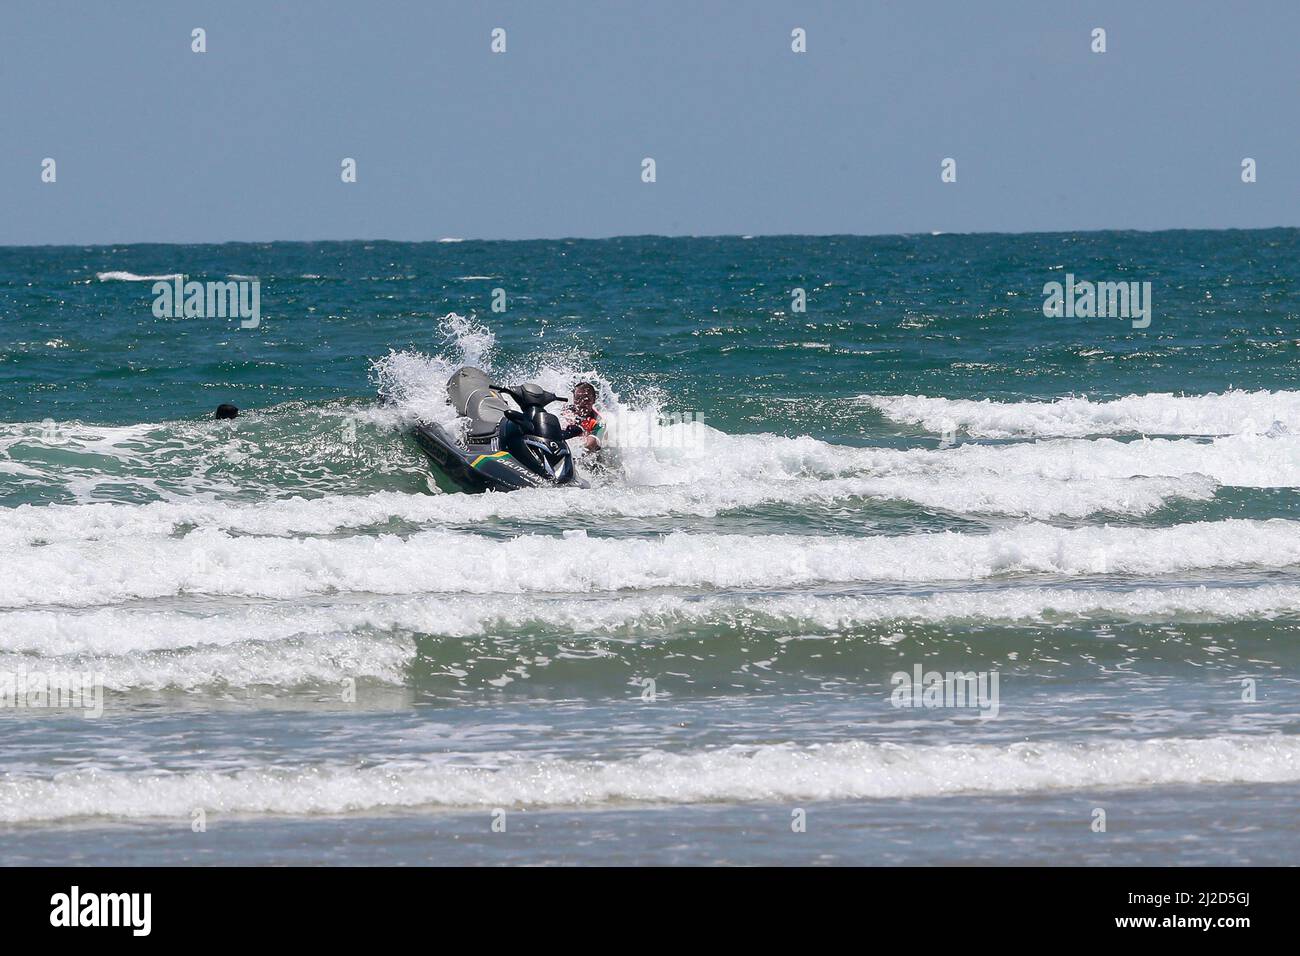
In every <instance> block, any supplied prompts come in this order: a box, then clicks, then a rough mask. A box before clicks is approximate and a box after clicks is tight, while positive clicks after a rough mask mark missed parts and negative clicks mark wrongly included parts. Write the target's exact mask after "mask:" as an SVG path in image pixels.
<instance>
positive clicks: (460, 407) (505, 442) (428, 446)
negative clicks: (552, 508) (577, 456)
mask: <svg viewBox="0 0 1300 956" xmlns="http://www.w3.org/2000/svg"><path fill="white" fill-rule="evenodd" d="M507 397H509V398H510V399H511V400H513V402H514V404H515V405H516V406H517V407H516V408H511V407H510V405H509V404H507V402H506V398H507ZM447 401H448V403H449V404H450V405H452V406H453V407H454V408H455V409H456V413H457V414H458V415H460V416H461V417H462V418H468V419H469V426H468V429H467V431H466V432H465V435H464V437H463V438H459V437H457V436H456V435H453V434H452V432H451V430H449V429H448V428H446V427H444V426H442V425H439V424H437V423H436V422H421V423H420V424H418V425H417V426H416V427H415V432H414V435H415V441H416V443H417V444H418V445H419V446H420V450H421V451H423V452H424V454H425V455H426V456H427V457H428V459H429V462H430V464H432V465H433V471H434V477H435V478H436V479H442V480H441V481H439V484H442V485H444V487H445V486H448V485H449V486H450V488H451V489H454V490H458V491H468V492H479V491H516V490H517V489H519V488H550V487H560V486H566V487H576V488H586V487H587V482H586V481H584V480H583V479H581V478H579V477H578V474H577V471H576V470H575V468H574V464H573V454H572V453H571V452H570V451H569V445H568V443H567V442H566V441H565V440H564V438H563V437H562V434H563V429H562V428H561V426H560V420H559V418H557V417H556V416H555V415H553V414H552V413H550V412H548V411H547V410H546V406H547V405H550V404H551V403H552V402H567V401H568V399H567V398H560V397H559V396H557V395H555V394H553V393H551V392H548V391H547V390H546V389H544V388H542V387H541V386H540V385H538V384H536V383H534V382H527V383H525V384H523V385H518V386H514V387H508V386H502V385H493V384H492V380H491V379H490V378H488V375H487V373H486V372H484V371H483V370H482V369H477V368H472V367H466V368H462V369H461V370H460V371H458V372H457V373H456V374H455V375H453V376H452V377H451V379H450V380H449V381H448V382H447ZM449 490H450V489H449Z"/></svg>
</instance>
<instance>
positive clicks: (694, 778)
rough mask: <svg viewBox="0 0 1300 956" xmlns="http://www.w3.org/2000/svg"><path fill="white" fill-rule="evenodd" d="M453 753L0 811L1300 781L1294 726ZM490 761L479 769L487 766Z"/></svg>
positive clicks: (135, 814) (449, 804)
mask: <svg viewBox="0 0 1300 956" xmlns="http://www.w3.org/2000/svg"><path fill="white" fill-rule="evenodd" d="M485 757H486V759H484V760H483V763H482V764H479V765H471V766H466V765H463V764H452V763H449V762H438V763H433V762H417V761H404V762H401V763H390V764H380V765H377V766H354V765H302V766H297V767H283V766H281V767H270V766H262V767H250V768H246V769H241V770H237V771H188V772H169V773H155V772H141V771H105V770H98V769H96V770H69V771H65V772H63V773H60V774H58V775H56V776H54V777H35V776H26V775H21V776H20V775H16V774H10V775H8V776H6V777H4V778H3V779H0V821H3V822H6V823H30V822H37V821H39V822H52V821H58V820H76V819H83V818H84V819H93V818H99V819H105V818H107V819H141V818H144V819H147V818H176V819H189V816H190V814H191V812H192V810H193V808H194V807H204V808H205V809H207V810H208V812H209V813H216V814H231V815H248V816H261V815H277V814H280V815H283V814H287V815H303V816H307V815H314V814H347V813H353V814H362V813H368V812H375V811H381V810H391V809H403V808H443V809H459V808H464V809H475V808H484V807H498V806H504V807H593V808H598V807H609V806H618V805H625V804H675V805H682V804H700V803H741V802H785V801H788V800H857V799H891V798H895V799H896V798H909V797H910V798H915V797H939V796H948V795H953V794H979V793H1050V792H1053V791H1062V790H1091V791H1106V790H1116V789H1132V788H1146V787H1159V786H1177V785H1187V784H1198V785H1205V784H1229V783H1284V782H1291V781H1297V780H1300V737H1298V736H1295V735H1232V736H1218V737H1206V738H1163V739H1146V740H1124V739H1113V738H1112V739H1102V740H1097V741H1095V742H1087V743H1072V742H1063V741H1041V742H1025V743H1012V744H953V745H946V746H936V745H916V744H888V743H883V744H882V743H868V742H863V741H851V742H845V743H832V744H823V745H813V746H806V747H802V746H797V745H794V744H771V745H767V746H761V747H757V748H755V747H739V746H737V747H728V748H724V749H719V750H707V751H694V752H687V753H667V752H663V751H650V752H648V753H645V754H643V755H641V756H639V757H635V758H629V759H622V760H613V761H576V760H559V759H552V760H537V759H535V758H529V757H521V756H517V755H513V754H497V753H494V754H489V755H485ZM489 762H490V764H491V766H488V765H484V764H487V763H489Z"/></svg>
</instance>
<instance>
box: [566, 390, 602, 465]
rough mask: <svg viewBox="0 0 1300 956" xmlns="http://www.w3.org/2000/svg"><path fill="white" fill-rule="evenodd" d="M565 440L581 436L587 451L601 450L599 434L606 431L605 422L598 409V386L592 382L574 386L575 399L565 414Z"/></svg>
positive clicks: (567, 407)
mask: <svg viewBox="0 0 1300 956" xmlns="http://www.w3.org/2000/svg"><path fill="white" fill-rule="evenodd" d="M562 417H563V418H564V421H565V427H564V431H563V433H562V434H563V435H564V438H565V440H566V441H567V440H569V439H570V438H581V439H582V444H583V447H584V448H585V449H586V450H587V451H591V452H594V451H600V440H599V438H598V437H597V436H599V435H600V434H602V433H603V432H604V431H605V423H604V422H603V421H602V420H601V417H600V412H598V411H596V386H594V385H592V384H591V383H590V382H579V383H578V384H577V385H575V386H574V387H573V401H572V403H570V404H569V405H567V406H565V409H564V412H563V416H562Z"/></svg>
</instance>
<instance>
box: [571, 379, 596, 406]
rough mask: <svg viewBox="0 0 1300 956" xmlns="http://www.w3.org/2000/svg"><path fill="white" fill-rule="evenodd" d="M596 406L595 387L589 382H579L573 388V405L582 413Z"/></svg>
mask: <svg viewBox="0 0 1300 956" xmlns="http://www.w3.org/2000/svg"><path fill="white" fill-rule="evenodd" d="M595 404H596V386H594V385H592V384H591V383H590V382H579V383H578V384H577V385H575V386H573V405H574V407H575V408H580V409H582V410H583V411H589V410H590V409H592V408H593V407H594V406H595Z"/></svg>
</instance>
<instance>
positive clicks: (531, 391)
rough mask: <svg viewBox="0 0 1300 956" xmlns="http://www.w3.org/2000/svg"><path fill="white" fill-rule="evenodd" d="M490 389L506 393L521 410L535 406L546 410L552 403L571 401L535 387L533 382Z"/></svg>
mask: <svg viewBox="0 0 1300 956" xmlns="http://www.w3.org/2000/svg"><path fill="white" fill-rule="evenodd" d="M489 387H490V388H492V389H494V390H495V391H498V392H505V393H506V394H507V395H509V396H510V397H511V398H513V399H514V400H515V402H516V403H518V405H519V407H520V408H522V409H525V410H526V409H527V408H528V407H529V406H533V405H535V406H537V407H539V408H545V407H546V406H547V405H549V404H551V402H567V401H569V399H567V398H563V397H561V396H559V395H556V394H555V393H554V392H548V391H547V390H546V389H544V388H542V387H541V386H540V385H534V384H532V383H531V382H530V383H528V384H526V385H517V386H510V385H492V386H489Z"/></svg>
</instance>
